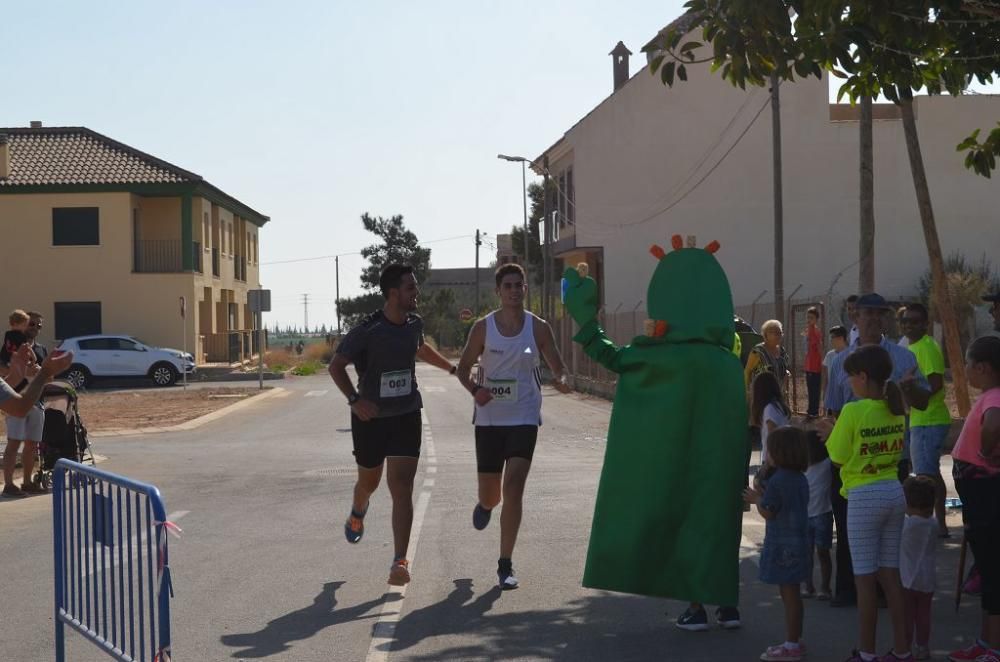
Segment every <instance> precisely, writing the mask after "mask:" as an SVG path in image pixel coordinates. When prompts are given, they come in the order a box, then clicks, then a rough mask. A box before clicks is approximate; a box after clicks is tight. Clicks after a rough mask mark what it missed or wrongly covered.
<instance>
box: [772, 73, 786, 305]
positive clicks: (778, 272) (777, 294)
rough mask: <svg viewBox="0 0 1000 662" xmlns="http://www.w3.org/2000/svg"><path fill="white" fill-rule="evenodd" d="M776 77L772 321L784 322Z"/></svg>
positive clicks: (774, 88)
mask: <svg viewBox="0 0 1000 662" xmlns="http://www.w3.org/2000/svg"><path fill="white" fill-rule="evenodd" d="M780 85H781V81H779V80H778V75H777V74H774V73H772V74H771V140H772V156H773V160H774V164H773V165H774V171H773V175H772V177H773V179H774V319H776V320H779V321H781V323H782V324H784V323H785V322H786V321H787V320H785V249H784V246H785V238H784V205H783V202H782V192H781V102H780V97H779V96H778V88H779V86H780Z"/></svg>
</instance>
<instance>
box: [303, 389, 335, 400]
mask: <svg viewBox="0 0 1000 662" xmlns="http://www.w3.org/2000/svg"><path fill="white" fill-rule="evenodd" d="M329 392H330V391H329V389H327V390H325V391H309V392H308V393H306V396H305V397H307V398H318V397H319V396H321V395H326V394H327V393H329Z"/></svg>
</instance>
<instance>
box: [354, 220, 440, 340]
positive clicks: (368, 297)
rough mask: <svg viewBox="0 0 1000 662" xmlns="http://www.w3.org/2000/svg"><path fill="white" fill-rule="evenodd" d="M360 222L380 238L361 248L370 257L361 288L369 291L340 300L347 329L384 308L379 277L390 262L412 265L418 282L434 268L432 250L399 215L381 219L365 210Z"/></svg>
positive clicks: (363, 274) (363, 273)
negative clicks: (423, 243) (421, 244)
mask: <svg viewBox="0 0 1000 662" xmlns="http://www.w3.org/2000/svg"><path fill="white" fill-rule="evenodd" d="M361 224H362V225H363V226H364V228H365V230H367V231H368V232H371V233H372V234H374V235H375V236H376V237H377V238H378V240H379V241H377V242H376V243H374V244H372V245H370V246H366V247H364V248H362V249H361V256H362V257H364V258H365V259H366V260H368V264H367V265H366V266H365V268H364V269H363V270H362V272H361V287H362V288H364V289H365V291H366V293H365V294H361V295H359V296H356V297H350V298H347V299H341V300H340V301H339V302H338V305H339V309H340V316H341V320H342V321H341V323H342V324H343V326H344V328H345V330H346V329H350V328H351V327H352V326H354V325H355V324H357V323H358V322H359V321H361V319H362V318H363V317H364V316H365V315H368V314H369V313H373V312H375V311H376V310H378V309H379V308H381V307H382V305H383V303H384V299H383V298H382V293H381V290H379V285H378V277H379V274H380V273H381V272H382V269H383V268H384V267H385V266H386V265H387V264H391V263H393V262H398V263H402V264H409V265H411V266H412V267H413V272H414V275H415V276H416V278H417V282H418V283H419V282H423V281H424V280H426V279H427V274H428V273H429V272H430V269H431V249H429V248H422V247H421V246H420V243H419V242H418V240H417V235H415V234H413V232H411V231H410V230H407V229H406V226H405V225H403V217H402V216H401V215H400V214H396V215H395V216H391V217H389V218H382V217H381V216H371V215H370V214H368V213H367V212H365V213H364V214H362V215H361Z"/></svg>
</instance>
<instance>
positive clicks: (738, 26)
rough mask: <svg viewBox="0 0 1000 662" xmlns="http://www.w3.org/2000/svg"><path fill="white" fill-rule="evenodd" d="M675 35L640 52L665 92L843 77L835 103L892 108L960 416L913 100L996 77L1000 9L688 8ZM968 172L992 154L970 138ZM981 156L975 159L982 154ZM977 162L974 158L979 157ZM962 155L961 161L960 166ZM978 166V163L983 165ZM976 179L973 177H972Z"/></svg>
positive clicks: (960, 380) (779, 3)
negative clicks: (699, 74) (685, 85)
mask: <svg viewBox="0 0 1000 662" xmlns="http://www.w3.org/2000/svg"><path fill="white" fill-rule="evenodd" d="M686 6H687V8H688V9H687V14H686V16H687V18H688V22H687V23H686V25H685V29H684V30H679V29H672V30H670V31H667V32H666V33H664V35H662V37H661V39H659V40H658V42H657V43H656V44H655V45H652V46H651V48H650V50H653V51H655V52H654V53H653V55H654V58H653V61H652V66H651V67H650V68H651V70H652V71H653V72H659V74H660V77H661V79H662V80H663V82H664V83H665V84H667V85H673V83H674V79H675V76H676V78H677V79H679V80H686V79H687V71H686V65H687V64H690V63H693V62H698V61H702V62H711V63H712V65H711V66H712V70H713V71H716V70H720V69H721V74H722V77H723V78H724V79H726V80H728V81H729V82H731V83H732V84H734V85H738V86H740V87H741V88H745V87H746V85H747V84H751V85H758V86H761V85H764V84H766V81H767V80H768V78H769V77H771V76H772V75H774V76H777V77H778V78H781V79H783V80H793V79H794V78H795V77H796V76H798V77H808V76H817V77H820V76H822V72H823V70H827V71H830V72H831V73H832V74H833V75H836V76H839V77H840V78H843V79H844V83H843V84H842V86H841V88H840V91H839V96H840V97H843V96H845V95H846V96H848V97H849V98H850V99H851V101H852V102H856V101H858V100H859V99H862V98H865V97H867V98H869V99H874V98H876V97H878V96H879V95H880V94H881V95H884V96H885V97H886V98H887V99H889V100H890V101H892V102H893V103H896V104H897V105H898V106H899V107H900V111H901V115H902V119H903V122H902V123H903V133H904V136H905V138H906V146H907V153H908V155H909V160H910V170H911V175H912V178H913V184H914V191H915V193H916V198H917V206H918V208H919V211H920V221H921V227H922V229H923V233H924V240H925V243H926V245H927V253H928V258H929V262H930V267H931V273H932V276H933V282H934V287H933V288H932V292H933V294H934V295H935V297H936V298H937V301H936V304H937V305H936V308H937V310H938V312H939V315H940V317H941V321H942V323H943V325H944V329H945V343H946V347H947V351H948V355H949V359H950V361H951V365H952V369H953V375H954V381H955V385H956V397H957V400H958V406H959V411H960V413H961V414H962V415H965V414H966V413H967V412H968V410H969V396H968V390H967V385H966V383H965V374H964V360H963V357H962V349H961V344H960V332H959V326H958V318H957V316H956V314H955V309H954V306H953V304H952V302H951V295H950V292H949V288H948V284H947V277H946V274H945V270H944V264H943V258H942V255H941V246H940V241H939V240H938V234H937V227H936V223H935V220H934V210H933V206H932V204H931V197H930V189H929V186H928V184H927V177H926V173H925V171H924V164H923V157H922V154H921V151H920V141H919V136H918V135H917V126H916V119H915V117H914V114H913V93H914V92H915V91H919V90H921V89H926V91H927V92H928V93H930V94H940V93H942V92H943V91H947V92H949V93H951V94H956V95H957V94H960V93H962V91H963V90H965V88H966V87H967V86H968V84H969V83H970V82H971V81H972V80H973V79H975V80H978V81H980V82H983V83H985V82H989V81H991V80H992V78H993V75H994V74H995V73H996V72H997V71H998V70H1000V21H998V20H996V18H997V16H1000V10H997V9H996V8H994V7H987V6H984V5H983V3H979V2H977V3H972V2H966V1H964V0H895V1H894V2H891V3H888V2H871V3H867V2H866V3H861V2H856V3H853V4H852V3H850V2H847V0H824V1H823V2H818V1H816V0H813V1H812V2H807V1H806V0H753V1H752V2H751V1H746V0H691V1H690V2H688V3H687V5H686ZM696 26H700V27H701V28H702V39H703V40H704V42H710V45H711V46H710V47H711V51H712V52H711V55H709V56H707V57H704V58H703V59H701V60H699V59H697V54H698V53H699V52H703V51H700V50H699V49H701V48H702V46H703V43H702V42H699V41H695V40H692V41H688V42H686V43H684V44H681V43H680V42H681V40H682V39H683V37H684V34H685V33H686V31H689V30H690V29H691V28H692V27H696ZM970 139H971V141H972V142H971V143H970V141H969V140H966V141H965V142H963V143H962V144H961V145H959V149H963V148H966V149H971V150H973V152H972V153H971V154H970V157H971V158H972V161H973V164H974V166H975V165H978V166H979V167H980V168H982V167H986V166H989V153H988V151H989V150H991V149H992V147H990V146H987V147H985V148H984V147H982V146H980V145H978V143H976V141H975V138H974V137H972V136H970ZM984 150H985V151H984ZM984 153H985V154H986V156H982V155H983V154H984ZM970 157H967V163H968V161H969V158H970ZM984 160H985V163H983V162H984ZM977 171H979V170H977Z"/></svg>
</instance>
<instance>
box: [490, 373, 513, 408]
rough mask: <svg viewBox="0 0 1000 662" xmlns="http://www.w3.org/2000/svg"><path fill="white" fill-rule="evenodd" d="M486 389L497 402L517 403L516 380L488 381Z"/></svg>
mask: <svg viewBox="0 0 1000 662" xmlns="http://www.w3.org/2000/svg"><path fill="white" fill-rule="evenodd" d="M486 388H488V389H489V390H490V395H492V396H493V399H494V400H496V401H497V402H517V380H516V379H487V380H486Z"/></svg>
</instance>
